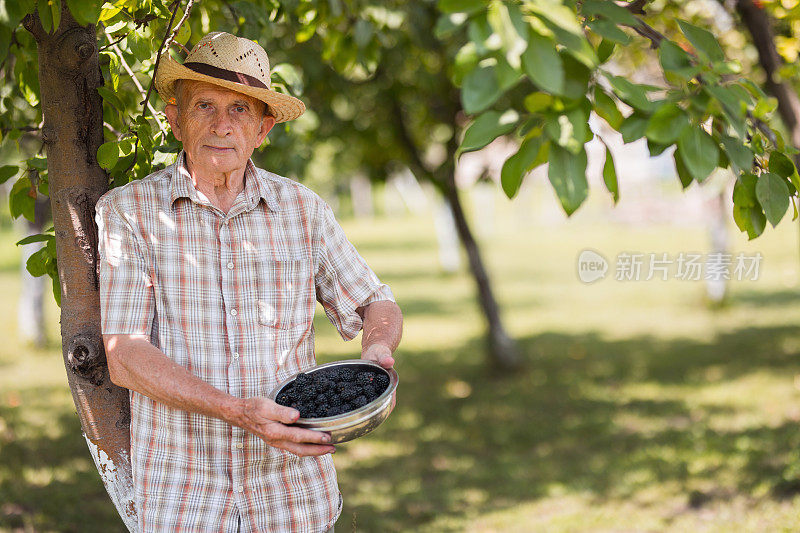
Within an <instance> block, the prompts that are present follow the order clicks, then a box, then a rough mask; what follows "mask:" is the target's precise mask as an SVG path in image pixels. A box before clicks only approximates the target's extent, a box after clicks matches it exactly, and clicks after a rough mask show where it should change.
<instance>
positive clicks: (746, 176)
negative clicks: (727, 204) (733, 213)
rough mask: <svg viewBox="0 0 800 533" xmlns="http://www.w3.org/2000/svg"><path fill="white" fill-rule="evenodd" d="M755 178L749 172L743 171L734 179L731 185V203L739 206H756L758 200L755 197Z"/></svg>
mask: <svg viewBox="0 0 800 533" xmlns="http://www.w3.org/2000/svg"><path fill="white" fill-rule="evenodd" d="M757 181H758V178H756V177H755V176H754V175H753V174H751V173H749V172H745V173H743V174H742V175H741V176H739V177H738V178H737V179H736V183H734V185H733V203H734V205H738V206H740V207H756V206H758V200H757V199H756V182H757Z"/></svg>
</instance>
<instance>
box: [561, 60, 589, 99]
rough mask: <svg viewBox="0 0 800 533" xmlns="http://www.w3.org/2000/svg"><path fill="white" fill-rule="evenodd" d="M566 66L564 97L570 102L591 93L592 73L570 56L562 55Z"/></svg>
mask: <svg viewBox="0 0 800 533" xmlns="http://www.w3.org/2000/svg"><path fill="white" fill-rule="evenodd" d="M559 55H560V56H561V62H562V64H563V65H564V91H563V95H564V97H566V98H569V99H570V100H578V99H580V98H583V97H584V96H586V93H587V92H589V79H590V77H591V74H592V72H591V71H590V70H589V69H588V68H587V67H586V65H584V64H583V63H581V62H579V61H578V60H577V59H575V58H574V57H572V56H571V55H569V54H564V53H560V54H559Z"/></svg>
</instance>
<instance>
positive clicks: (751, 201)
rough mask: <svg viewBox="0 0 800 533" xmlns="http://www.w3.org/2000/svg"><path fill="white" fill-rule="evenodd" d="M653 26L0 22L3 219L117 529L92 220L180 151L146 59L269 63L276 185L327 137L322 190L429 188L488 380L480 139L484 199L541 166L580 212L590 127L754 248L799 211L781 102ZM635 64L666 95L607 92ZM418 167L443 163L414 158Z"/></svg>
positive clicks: (279, 11)
mask: <svg viewBox="0 0 800 533" xmlns="http://www.w3.org/2000/svg"><path fill="white" fill-rule="evenodd" d="M726 5H727V3H726ZM748 5H749V6H750V7H752V9H755V10H756V11H752V10H751V11H747V9H745V7H748ZM736 6H738V7H737V9H738V12H739V15H740V17H741V19H742V21H743V23H744V24H745V26H747V27H748V28H749V27H750V26H749V24H750V23H751V22H752V18H753V17H756V16H762V15H764V11H763V10H762V8H761V7H760V6H759V4H753V3H750V4H748V2H747V1H746V0H740V1H739V2H738V3H737V4H736ZM665 9H671V10H673V11H676V12H677V13H678V17H676V18H673V17H670V18H669V20H667V19H666V17H664V16H659V13H649V12H647V2H646V1H642V0H634V1H632V2H629V3H628V2H624V1H617V2H614V1H611V0H583V1H580V2H575V1H571V0H517V1H512V0H508V1H500V0H491V1H490V0H461V1H455V0H440V1H438V2H433V1H421V2H400V1H399V0H398V1H386V2H368V1H352V2H342V1H340V0H320V1H317V0H291V1H285V2H280V1H278V0H251V1H236V2H227V1H223V0H205V1H203V2H198V3H197V5H194V2H193V1H192V0H186V1H181V0H173V1H165V0H144V1H142V0H139V1H133V0H115V1H109V2H105V3H103V2H101V1H100V0H48V1H44V0H38V1H37V0H23V1H19V2H6V3H5V11H2V10H0V61H2V63H1V64H0V72H2V75H3V76H4V78H5V81H6V83H5V84H4V87H3V90H2V93H0V97H1V98H2V100H0V131H2V134H3V139H2V142H3V143H6V144H8V143H17V145H18V146H19V151H20V153H21V158H20V160H19V161H18V162H17V163H16V164H8V165H5V166H3V167H1V168H0V180H3V181H8V180H12V179H13V186H12V187H11V191H10V197H9V201H10V207H11V212H12V214H13V215H14V216H25V217H26V218H29V219H32V218H33V208H34V204H35V200H36V198H37V197H38V196H39V195H47V196H49V197H50V200H51V206H52V211H53V228H52V230H51V231H46V232H45V233H43V234H39V235H34V236H30V237H28V238H26V239H23V241H21V242H34V241H42V242H45V244H46V246H45V247H44V248H43V249H42V251H41V252H38V253H36V254H35V255H34V256H32V258H31V259H30V260H29V262H28V267H29V270H30V271H31V272H32V273H34V274H38V275H50V276H51V277H52V278H53V280H54V283H53V289H54V294H55V295H56V299H57V300H58V301H59V302H60V305H61V308H62V314H61V328H62V330H61V333H62V351H63V355H64V361H65V364H66V368H67V375H68V379H69V383H70V387H71V389H72V392H73V398H74V400H75V404H76V406H77V408H78V413H79V416H80V419H81V425H82V428H83V431H84V433H85V436H86V439H87V442H88V444H89V447H90V450H91V452H92V456H93V457H94V460H95V462H96V464H97V467H98V471H99V472H100V474H101V476H102V478H103V481H104V483H105V485H106V488H107V490H108V492H109V494H110V495H111V498H112V500H113V501H114V503H115V505H116V507H117V509H118V511H119V512H120V515H121V517H122V518H123V520H124V521H125V523H126V524H127V525H128V527H129V528H131V529H134V528H135V513H136V509H135V507H134V504H133V499H132V492H131V491H132V486H131V478H130V472H131V471H130V463H129V455H128V454H129V427H128V426H129V405H128V395H127V391H125V390H124V389H120V388H118V387H116V386H114V385H113V383H111V381H110V380H109V378H108V371H107V368H106V364H105V355H104V352H103V345H102V340H101V336H100V323H99V298H98V282H97V255H96V254H97V248H96V247H97V235H96V229H95V227H94V223H93V214H94V205H95V202H96V201H97V199H98V198H99V197H100V196H101V195H102V194H103V193H104V192H105V191H106V190H107V189H108V188H109V187H113V186H118V185H121V184H124V183H127V182H129V181H130V180H134V179H140V178H142V177H144V176H146V175H147V174H148V173H150V172H151V171H152V170H154V169H156V168H160V167H162V166H163V165H165V164H168V163H170V162H171V161H172V160H173V159H174V154H175V152H176V151H177V149H178V146H177V143H176V142H175V139H174V137H172V136H171V135H170V134H169V133H168V132H167V130H166V127H165V125H164V124H165V121H164V120H163V115H161V114H160V113H158V112H156V110H155V107H154V104H153V103H154V101H155V95H154V94H153V91H152V82H151V79H152V75H153V73H154V71H155V69H156V67H157V64H158V61H159V57H161V54H162V53H178V54H179V55H180V48H181V45H185V44H190V42H191V41H192V40H195V41H196V39H197V38H199V36H200V35H202V34H204V33H206V32H208V31H212V30H227V31H233V32H236V33H238V34H240V35H245V36H248V37H251V38H257V39H259V41H260V42H261V43H262V44H264V45H265V47H266V48H267V49H268V50H270V51H271V55H272V60H273V61H274V62H276V63H277V65H274V69H273V70H274V74H275V76H274V82H275V83H276V84H277V86H278V87H279V88H280V89H282V90H288V91H294V92H295V93H296V94H298V95H300V96H304V95H305V96H307V97H308V98H309V99H311V100H312V101H313V102H314V105H313V106H311V111H310V112H309V113H307V117H306V119H304V120H303V121H298V122H297V123H296V124H290V125H285V126H282V127H280V128H276V131H275V133H274V135H271V140H270V141H269V142H270V143H272V145H273V147H275V148H276V149H275V150H266V151H265V152H264V154H263V155H261V156H257V157H260V158H263V159H264V160H271V161H277V162H279V163H280V164H279V165H278V169H280V170H281V171H282V172H284V173H287V174H292V175H296V176H301V175H302V173H303V170H304V169H305V168H306V165H307V161H308V160H313V154H314V151H315V150H314V149H315V147H317V146H319V143H322V142H333V141H334V140H335V139H337V136H338V138H339V139H341V141H342V142H344V143H346V144H345V146H347V148H348V149H347V150H346V151H343V153H342V154H341V156H339V157H336V158H335V161H336V165H337V168H338V169H363V168H364V167H368V168H370V169H372V170H370V172H372V173H373V175H374V176H376V177H377V176H379V175H381V174H383V173H385V171H386V170H387V169H389V168H391V167H392V165H398V164H401V165H404V166H406V167H408V168H411V169H412V170H413V171H414V172H415V173H416V174H417V175H418V177H420V178H422V179H428V180H430V181H431V183H433V184H434V185H435V186H436V187H437V188H438V189H439V190H440V191H441V192H442V194H443V195H444V196H445V198H446V199H447V200H448V202H449V203H450V205H451V206H452V207H453V211H454V213H455V215H456V220H457V222H458V228H459V235H460V237H461V239H462V242H463V243H464V244H465V247H466V249H467V252H468V256H469V259H470V267H471V269H472V272H473V274H474V276H475V277H476V280H477V282H478V287H479V294H480V298H479V300H480V301H481V304H482V306H483V308H484V311H485V313H486V314H487V317H488V322H489V325H490V328H489V330H490V335H489V338H490V339H491V341H492V342H491V346H492V347H493V350H492V353H494V354H495V359H494V360H495V361H496V362H497V363H498V364H501V365H507V366H514V365H515V364H516V363H517V357H516V356H515V355H514V349H513V343H512V342H511V341H510V339H508V336H507V335H505V332H504V331H503V329H502V325H501V324H500V321H499V313H498V312H497V309H496V308H497V305H496V303H495V302H494V297H493V296H492V294H491V287H490V285H489V283H488V276H487V275H486V272H485V268H484V267H483V264H482V261H481V259H480V254H479V253H478V251H477V250H478V248H477V245H476V244H475V243H474V239H472V237H471V231H470V230H469V225H468V223H467V218H466V216H464V214H463V211H462V210H461V209H460V201H459V192H458V189H457V188H456V187H455V181H454V168H455V165H457V160H458V156H459V155H460V154H462V153H464V152H468V151H472V150H478V149H480V148H482V147H484V146H486V145H487V144H488V143H489V142H491V141H492V140H494V139H496V138H497V137H499V136H511V137H513V138H515V139H516V140H517V141H518V143H519V149H518V150H517V151H516V153H515V154H514V155H512V156H511V157H510V158H509V159H508V160H507V161H506V162H505V165H504V166H503V171H502V187H503V190H504V191H505V192H506V194H507V195H508V196H510V197H513V196H514V195H515V194H516V193H517V191H518V190H519V187H520V185H521V183H522V181H523V179H524V178H525V176H526V175H527V173H528V172H529V171H530V170H532V169H533V168H535V167H537V166H539V165H541V164H544V163H548V164H549V170H548V176H549V179H550V182H551V183H552V186H553V189H554V191H555V192H556V195H557V197H558V199H559V200H560V202H561V205H562V206H563V208H564V210H565V212H566V213H567V214H568V215H569V214H572V213H573V212H574V211H575V210H576V209H578V208H579V207H580V205H581V204H582V203H583V201H584V200H585V198H586V196H587V194H588V182H587V179H586V175H585V170H586V151H585V148H584V145H585V143H586V142H588V141H589V140H591V139H592V138H593V137H595V136H596V135H595V133H594V132H593V131H592V130H591V129H590V128H589V126H588V122H589V116H590V115H591V114H593V113H594V114H596V115H598V116H600V117H602V118H603V119H604V120H605V121H606V122H607V123H608V125H609V126H610V127H611V128H613V129H615V130H617V131H619V132H620V133H621V134H622V137H623V139H624V140H625V141H626V142H631V141H634V140H637V139H642V138H645V139H646V140H647V144H648V147H649V148H650V151H651V153H653V154H657V153H661V152H663V151H665V150H667V149H668V148H671V147H674V148H675V150H674V159H675V164H676V168H677V171H678V176H679V177H680V180H681V182H682V183H683V185H684V186H688V185H689V184H691V183H693V182H702V181H703V180H705V179H706V177H707V176H708V175H709V174H710V173H711V172H712V171H713V170H714V169H716V168H718V167H730V168H731V170H732V171H733V172H734V173H735V175H736V186H735V188H734V194H733V202H734V208H733V217H734V220H735V221H736V223H737V225H738V226H739V227H740V228H741V229H742V231H745V232H747V234H748V235H749V236H750V237H751V238H754V237H756V236H758V235H759V234H760V233H762V231H763V230H764V228H765V226H766V222H767V221H769V222H770V223H771V224H773V225H775V224H777V223H778V222H779V221H780V220H781V218H782V217H783V216H784V215H785V213H786V211H787V210H788V206H789V203H790V199H791V198H793V197H796V196H797V189H798V187H800V178H798V174H797V171H796V168H795V165H794V163H793V162H792V160H791V157H792V156H793V155H795V154H796V151H795V150H794V149H793V148H792V147H791V146H790V145H788V144H786V143H784V141H783V138H782V135H781V133H780V132H779V131H778V130H776V129H775V128H774V127H773V126H772V113H773V111H774V109H775V107H776V105H778V103H779V102H780V101H781V99H780V97H779V98H778V100H777V101H776V100H775V99H773V98H769V97H768V96H767V94H766V93H765V92H764V91H763V90H762V88H761V87H759V86H758V85H757V84H756V83H754V82H752V81H749V80H748V79H746V78H743V77H742V76H741V75H740V72H741V65H740V64H739V63H738V62H736V61H733V60H730V59H728V58H727V57H726V54H725V52H724V50H723V48H722V47H721V46H720V44H719V43H718V41H717V40H716V39H715V37H714V35H713V34H712V33H711V32H709V31H708V30H707V29H705V28H704V27H702V25H697V24H695V23H693V22H692V21H690V20H688V16H687V17H682V16H681V4H677V3H676V4H667V5H666V7H665ZM776 13H777V12H776ZM784 15H785V13H784ZM765 20H767V22H768V23H769V20H768V19H765ZM754 27H755V26H754ZM751 33H752V32H751ZM757 34H758V35H759V36H761V35H762V34H761V33H758V31H757V32H756V33H752V35H753V38H754V41H756V35H757ZM768 40H769V39H768ZM273 44H274V45H275V46H273ZM774 45H775V42H773V46H774ZM647 47H649V48H650V49H651V51H649V52H646V54H648V57H650V58H651V60H652V61H655V60H657V63H656V64H657V66H658V68H659V70H660V72H661V74H662V77H663V83H660V84H640V83H635V82H633V81H632V80H631V79H629V78H628V77H627V76H622V75H619V72H618V71H617V70H615V66H618V65H622V64H624V63H625V61H626V58H628V57H629V56H631V57H635V56H641V54H642V49H644V48H647ZM767 48H768V47H767ZM758 49H759V51H760V50H761V48H760V47H759V48H758ZM765 49H766V48H765ZM773 59H774V58H773ZM652 61H651V62H652ZM290 64H294V65H296V68H292V67H290V66H289V65H290ZM37 66H38V68H37ZM782 68H783V67H782V66H781V65H780V62H777V63H775V66H774V68H773V70H772V71H770V72H772V73H773V74H770V76H772V77H771V78H770V77H768V78H767V80H766V83H765V86H766V88H767V90H768V91H769V92H770V93H772V94H776V93H775V89H774V87H771V86H770V82H769V80H770V79H772V80H773V82H775V83H779V82H781V80H780V79H778V78H777V74H776V73H778V72H779V71H780V70H781V69H782ZM764 69H765V71H767V67H766V66H764ZM615 72H616V73H615ZM303 87H305V89H303ZM789 92H792V91H789ZM787 98H791V95H788V96H787ZM781 112H782V111H781ZM787 125H788V127H789V129H790V130H791V129H793V127H794V126H793V125H792V124H788V123H787ZM31 139H34V140H35V141H36V143H35V144H36V146H35V148H34V149H32V150H30V149H29V148H28V147H30V145H31V142H30V140H31ZM600 140H601V141H602V140H603V139H602V138H601V139H600ZM289 146H291V150H288V149H287V150H282V149H280V148H282V147H289ZM435 148H438V149H439V152H442V149H443V153H444V157H438V158H435V157H432V156H431V155H430V154H431V153H432V152H433V151H435V150H433V149H435ZM287 154H290V155H287ZM305 156H308V157H305ZM615 168H616V167H615V162H614V160H613V157H612V155H611V153H610V151H609V150H606V162H605V166H604V169H603V177H604V181H605V184H606V188H607V189H608V191H609V193H610V194H611V195H612V197H613V199H614V201H615V202H616V201H617V199H618V197H619V189H618V184H617V179H616V170H615ZM471 241H472V242H471ZM492 306H494V310H492V309H491V307H492ZM493 317H494V318H493Z"/></svg>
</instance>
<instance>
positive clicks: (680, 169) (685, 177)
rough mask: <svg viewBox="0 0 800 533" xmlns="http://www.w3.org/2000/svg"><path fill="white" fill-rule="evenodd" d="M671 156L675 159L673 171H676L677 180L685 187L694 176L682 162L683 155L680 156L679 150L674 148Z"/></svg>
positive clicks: (690, 182)
mask: <svg viewBox="0 0 800 533" xmlns="http://www.w3.org/2000/svg"><path fill="white" fill-rule="evenodd" d="M672 158H673V159H674V160H675V171H676V172H677V173H678V180H680V182H681V187H683V188H684V189H686V188H687V187H688V186H689V185H691V184H692V182H693V181H694V178H693V177H692V175H691V174H690V173H689V170H688V169H687V168H686V165H684V164H683V157H681V154H680V150H675V152H673V154H672Z"/></svg>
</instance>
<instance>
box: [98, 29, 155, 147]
mask: <svg viewBox="0 0 800 533" xmlns="http://www.w3.org/2000/svg"><path fill="white" fill-rule="evenodd" d="M103 33H105V34H106V36H107V37H108V39H109V40H111V35H110V34H109V33H108V31H107V30H106V29H105V28H103ZM117 42H119V41H117ZM109 46H110V47H111V49H112V50H114V52H115V53H116V54H117V57H118V58H119V62H120V64H121V65H122V67H123V68H124V69H125V72H127V73H128V75H129V76H130V77H131V80H133V84H134V85H136V88H137V89H139V94H141V95H142V96H145V92H144V87H142V84H141V83H139V80H138V79H137V78H136V76H135V75H134V73H133V70H131V67H130V66H128V63H127V62H126V61H125V57H124V56H123V55H122V50H120V48H119V46H117V44H116V42H114V43H111V44H110V45H109ZM146 105H147V109H149V110H150V113H152V115H153V119H154V120H155V121H156V124H158V129H160V130H161V132H162V133H163V134H164V137H166V136H167V130H166V128H165V127H164V125H163V124H161V121H160V120H158V115H157V114H156V110H155V108H153V106H152V104H150V102H147V103H146Z"/></svg>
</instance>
